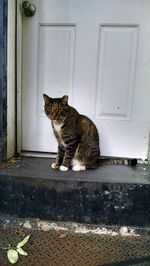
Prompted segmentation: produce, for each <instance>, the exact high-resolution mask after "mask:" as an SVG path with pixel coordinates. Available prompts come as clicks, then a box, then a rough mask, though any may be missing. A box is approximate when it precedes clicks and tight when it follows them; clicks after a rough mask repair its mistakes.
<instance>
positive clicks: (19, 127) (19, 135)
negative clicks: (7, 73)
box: [16, 0, 24, 153]
mask: <svg viewBox="0 0 150 266" xmlns="http://www.w3.org/2000/svg"><path fill="white" fill-rule="evenodd" d="M21 5H22V0H17V2H16V8H17V10H16V13H17V16H16V19H17V23H16V31H17V35H16V37H17V40H16V64H17V78H16V85H17V99H16V100H17V114H16V119H17V152H18V153H21V149H22V109H23V108H22V97H21V96H22V89H23V88H22V78H23V76H24V75H23V76H22V74H23V69H22V53H23V46H22V35H23V32H22V12H21Z"/></svg>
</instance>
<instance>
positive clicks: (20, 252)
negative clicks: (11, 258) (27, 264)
mask: <svg viewBox="0 0 150 266" xmlns="http://www.w3.org/2000/svg"><path fill="white" fill-rule="evenodd" d="M17 251H18V253H19V254H20V255H23V256H28V253H27V252H25V251H24V250H23V249H22V248H17Z"/></svg>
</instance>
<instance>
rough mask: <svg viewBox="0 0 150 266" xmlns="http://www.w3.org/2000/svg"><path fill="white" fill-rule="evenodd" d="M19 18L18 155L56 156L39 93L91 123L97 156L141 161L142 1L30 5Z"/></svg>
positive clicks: (148, 33)
mask: <svg viewBox="0 0 150 266" xmlns="http://www.w3.org/2000/svg"><path fill="white" fill-rule="evenodd" d="M33 2H34V3H35V4H36V7H37V12H36V14H35V16H34V17H32V18H27V17H25V16H23V80H22V86H23V87H22V150H27V151H41V152H56V146H57V143H56V140H55V138H54V136H53V132H52V128H51V124H50V121H49V120H48V118H47V117H46V116H45V114H44V112H43V104H44V102H43V99H42V93H43V92H44V93H47V94H49V96H51V97H58V96H63V95H64V94H68V95H69V102H70V104H71V105H73V106H74V107H75V108H77V110H78V111H79V112H80V113H83V114H85V115H88V116H89V117H90V118H91V119H93V121H94V122H95V123H96V125H97V127H98V130H99V134H100V143H101V153H102V155H105V156H123V157H138V158H147V153H148V137H149V127H150V108H149V106H150V90H149V87H150V17H149V10H150V1H148V0H145V1H144V2H143V1H142V0H132V1H130V0H126V1H121V0H114V1H111V0H101V1H99V0H94V1H91V0H82V1H80V0H55V1H54V0H44V1H42V0H35V1H33Z"/></svg>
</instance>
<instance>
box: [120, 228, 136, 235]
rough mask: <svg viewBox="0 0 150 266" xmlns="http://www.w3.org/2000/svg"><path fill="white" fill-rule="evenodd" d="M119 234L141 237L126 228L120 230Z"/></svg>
mask: <svg viewBox="0 0 150 266" xmlns="http://www.w3.org/2000/svg"><path fill="white" fill-rule="evenodd" d="M119 233H120V235H122V236H139V235H138V234H136V233H135V231H134V229H131V228H128V227H125V226H123V227H121V228H120V230H119Z"/></svg>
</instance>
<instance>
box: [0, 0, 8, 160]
mask: <svg viewBox="0 0 150 266" xmlns="http://www.w3.org/2000/svg"><path fill="white" fill-rule="evenodd" d="M6 51H7V0H1V1H0V161H3V160H5V159H6V156H7V53H6Z"/></svg>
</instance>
